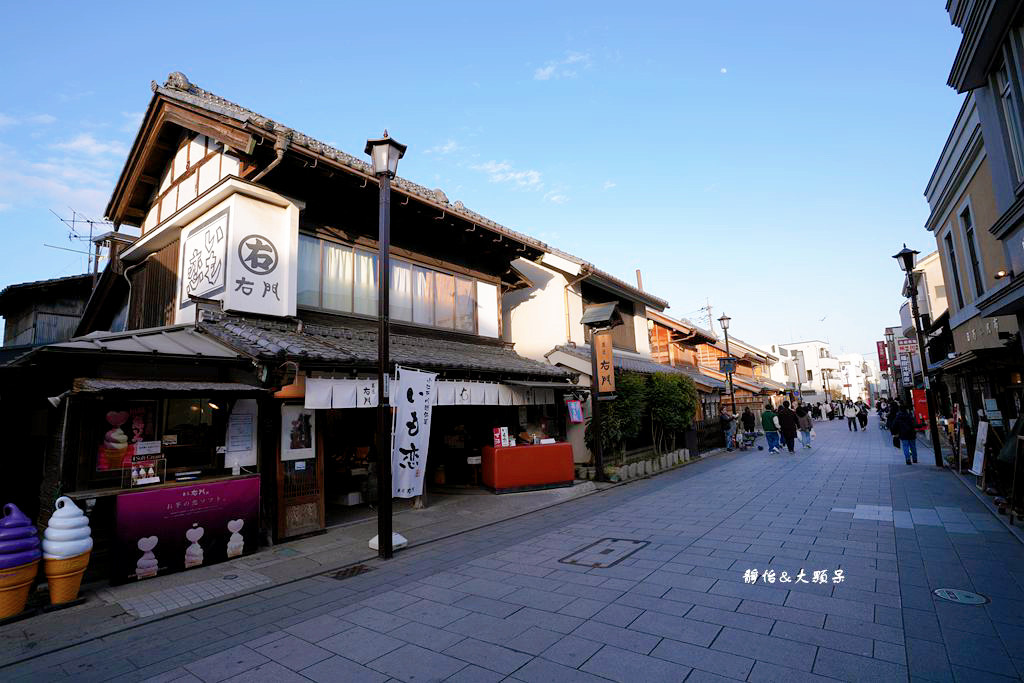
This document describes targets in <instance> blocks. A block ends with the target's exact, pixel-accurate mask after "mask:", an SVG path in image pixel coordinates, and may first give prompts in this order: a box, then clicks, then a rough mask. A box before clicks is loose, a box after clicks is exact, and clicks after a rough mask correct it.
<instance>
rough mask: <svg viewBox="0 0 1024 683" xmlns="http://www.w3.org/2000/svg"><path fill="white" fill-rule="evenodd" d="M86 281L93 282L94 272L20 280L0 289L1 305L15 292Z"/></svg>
mask: <svg viewBox="0 0 1024 683" xmlns="http://www.w3.org/2000/svg"><path fill="white" fill-rule="evenodd" d="M86 282H89V283H90V284H91V283H92V273H83V274H81V275H67V276H65V277H55V278H51V279H49V280H34V281H33V282H18V283H16V284H13V285H7V286H6V287H4V288H3V290H0V307H3V306H4V304H5V303H6V299H7V298H9V297H11V296H14V295H15V294H21V293H22V292H24V291H25V290H28V289H43V288H46V287H63V286H76V285H84V284H85V283H86Z"/></svg>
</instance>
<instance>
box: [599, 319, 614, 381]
mask: <svg viewBox="0 0 1024 683" xmlns="http://www.w3.org/2000/svg"><path fill="white" fill-rule="evenodd" d="M594 348H595V349H596V350H597V378H596V383H597V393H599V394H610V393H614V391H615V358H614V356H613V355H612V333H611V330H601V331H600V332H597V331H595V332H594Z"/></svg>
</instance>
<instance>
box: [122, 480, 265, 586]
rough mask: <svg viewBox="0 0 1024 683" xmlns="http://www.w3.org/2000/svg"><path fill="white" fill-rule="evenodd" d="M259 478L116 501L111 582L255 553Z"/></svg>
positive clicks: (125, 496)
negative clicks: (115, 531) (115, 526)
mask: <svg viewBox="0 0 1024 683" xmlns="http://www.w3.org/2000/svg"><path fill="white" fill-rule="evenodd" d="M259 509H260V479H259V477H258V476H253V477H244V478H241V479H230V480H227V481H217V482H210V483H201V482H200V483H196V484H194V485H191V486H177V487H173V488H160V489H151V490H148V491H140V492H137V493H124V494H121V495H119V496H118V497H117V515H116V518H117V533H116V541H115V547H114V563H113V575H112V577H111V578H112V579H113V580H114V582H116V583H123V582H125V581H130V580H132V579H143V578H149V577H152V576H156V575H157V574H165V573H168V572H173V571H179V570H182V569H191V568H193V567H199V566H204V565H209V564H213V563H215V562H222V561H224V560H226V559H229V558H231V557H238V556H240V555H242V554H244V553H249V552H253V551H255V550H256V545H257V541H258V533H259Z"/></svg>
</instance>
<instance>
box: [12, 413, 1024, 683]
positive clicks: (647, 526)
mask: <svg viewBox="0 0 1024 683" xmlns="http://www.w3.org/2000/svg"><path fill="white" fill-rule="evenodd" d="M817 432H818V436H817V439H816V442H815V448H814V449H813V450H809V451H808V450H803V449H799V448H798V451H797V453H796V455H795V456H790V455H773V456H769V455H766V452H764V451H760V452H759V451H753V452H747V453H734V454H729V455H723V456H720V457H715V458H710V459H708V460H706V461H702V462H699V463H696V464H694V465H692V466H689V467H685V468H682V469H680V470H675V471H672V472H669V473H666V474H664V475H662V476H659V477H655V478H652V479H647V480H643V481H640V482H637V483H632V484H629V485H625V486H620V487H616V488H613V489H610V490H607V491H604V492H601V493H599V494H595V495H592V496H589V497H586V498H582V499H579V500H574V501H570V502H568V503H565V504H563V505H559V506H556V507H553V508H548V509H546V510H543V511H540V512H537V513H533V514H530V515H527V516H524V517H520V518H517V519H513V520H509V521H507V522H502V523H500V524H496V525H493V526H490V527H486V528H483V529H479V530H477V531H473V532H469V533H466V534H462V535H459V536H457V537H453V538H449V539H447V540H443V541H439V542H437V543H433V544H428V545H425V546H422V547H419V548H416V549H413V550H410V551H406V552H400V553H399V554H398V555H397V557H396V559H394V560H393V561H390V562H388V563H378V562H373V563H370V564H369V565H368V567H370V569H371V570H370V571H367V572H366V573H362V574H358V575H356V576H352V577H350V578H346V579H344V580H339V579H336V578H332V577H327V576H317V577H314V578H309V579H303V580H301V581H297V582H294V583H291V584H287V585H283V586H278V587H275V588H272V589H269V590H266V591H263V592H260V593H256V594H252V595H247V596H245V597H241V598H236V599H232V600H229V601H227V602H223V603H221V604H217V605H214V606H212V607H206V608H203V609H200V610H197V611H194V612H190V613H186V614H178V615H175V616H172V617H169V618H167V619H164V620H161V621H157V622H154V623H150V624H146V625H143V626H139V627H136V628H132V629H129V630H127V631H124V632H121V633H117V634H114V635H111V636H108V637H105V638H102V639H100V640H95V641H92V642H87V643H84V644H81V645H76V646H74V647H72V648H68V649H65V650H62V651H59V652H56V653H53V654H50V655H46V656H44V657H38V658H36V659H31V660H28V661H25V662H22V663H19V664H16V665H14V666H12V667H9V668H7V669H6V670H0V677H2V678H3V679H4V680H6V681H11V680H32V681H44V680H55V679H60V678H68V679H71V680H75V681H88V680H118V681H120V680H125V681H129V680H131V681H135V680H153V681H224V680H238V681H263V680H266V681H285V682H286V681H305V680H313V681H386V680H388V679H396V680H402V681H415V682H416V683H420V682H422V681H426V680H440V679H448V680H457V681H498V680H503V679H506V678H508V679H510V680H519V681H527V682H531V681H559V682H563V681H564V682H568V681H588V680H589V681H599V680H606V679H610V680H617V681H642V680H659V681H660V680H665V681H669V680H671V681H683V680H686V681H713V680H723V679H739V680H750V681H772V680H785V681H787V682H794V681H804V680H830V679H839V680H870V681H885V680H907V679H908V678H910V677H912V678H913V679H914V680H929V681H946V680H958V681H959V680H1016V679H1017V678H1018V676H1019V674H1020V673H1022V672H1024V590H1022V588H1024V546H1022V545H1021V544H1020V543H1019V542H1018V541H1017V540H1016V538H1015V537H1014V536H1012V535H1011V534H1010V533H1009V532H1008V531H1007V530H1006V529H1005V528H1004V527H1003V526H1002V525H1001V524H1000V523H999V521H998V520H997V519H996V518H995V517H994V516H992V514H991V513H989V512H988V510H987V509H986V508H985V507H984V506H983V505H982V503H980V502H979V501H978V499H977V498H976V497H975V495H974V494H973V493H972V492H971V491H970V490H968V489H967V488H966V487H965V486H964V485H963V484H962V483H960V481H958V480H957V479H956V478H955V477H954V476H953V475H952V474H950V473H948V472H943V471H938V470H937V469H936V468H935V467H934V466H933V465H932V464H930V463H931V461H932V456H931V452H930V451H928V450H926V449H921V463H920V464H918V465H916V466H914V467H908V466H906V465H905V464H904V463H903V458H902V454H901V452H899V451H898V450H897V449H894V448H892V446H891V444H890V443H889V435H888V433H887V432H881V431H879V430H878V429H877V424H876V422H875V419H874V417H872V421H871V424H870V425H869V428H868V431H867V432H860V433H850V432H848V431H847V429H846V426H845V423H840V422H835V423H828V422H826V423H819V424H818V426H817ZM602 539H618V542H614V543H611V542H608V543H604V544H602V543H599V542H600V541H602ZM644 543H646V545H645V544H644ZM594 544H596V545H594ZM581 550H583V552H578V551H581ZM570 556H572V557H570ZM573 559H575V560H576V563H572V562H571V560H573ZM595 564H597V565H601V566H599V567H594V566H593V565H595ZM748 570H757V571H758V579H757V582H756V584H750V583H746V582H745V574H746V573H747V571H748ZM766 570H772V571H773V572H774V573H775V574H774V579H775V581H774V583H770V582H766V581H765V580H764V579H763V578H762V576H763V574H764V572H765V571H766ZM836 570H841V571H842V572H843V576H844V581H842V582H841V583H835V582H834V580H835V577H836V574H835V572H836ZM801 571H802V572H804V580H806V581H808V583H795V582H793V579H795V578H796V577H797V576H798V575H799V574H800V572H801ZM818 571H826V572H827V574H826V579H827V583H824V584H822V583H814V582H812V578H813V577H814V573H815V572H818ZM782 572H786V573H787V575H788V576H787V578H790V579H791V581H790V582H789V583H783V582H780V579H781V578H782ZM750 578H751V577H750V575H749V574H748V575H747V576H746V579H747V580H749V579H750ZM769 578H771V575H769ZM936 588H959V589H966V590H971V591H976V592H979V593H982V594H984V595H986V596H988V597H990V598H991V603H990V604H987V605H983V606H968V605H961V604H955V603H952V602H946V601H943V600H940V599H939V598H936V597H935V596H933V595H932V590H934V589H936ZM1015 658H1016V659H1015Z"/></svg>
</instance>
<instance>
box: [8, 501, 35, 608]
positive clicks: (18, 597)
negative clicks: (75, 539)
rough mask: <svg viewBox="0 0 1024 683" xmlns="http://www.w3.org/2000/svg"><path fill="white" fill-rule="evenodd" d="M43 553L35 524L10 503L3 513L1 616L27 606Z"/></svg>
mask: <svg viewBox="0 0 1024 683" xmlns="http://www.w3.org/2000/svg"><path fill="white" fill-rule="evenodd" d="M41 556H42V553H41V552H40V550H39V534H38V532H36V525H35V524H33V523H32V520H30V519H29V518H28V517H26V516H25V515H24V513H22V511H21V510H19V509H18V506H17V505H15V504H14V503H8V504H7V505H5V506H4V510H3V517H0V619H6V618H7V617H13V616H15V615H16V614H18V613H20V612H21V611H22V610H23V609H25V603H26V602H27V601H28V594H29V589H30V588H31V587H32V581H33V580H34V579H35V577H36V571H37V569H38V567H39V558H40V557H41Z"/></svg>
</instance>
